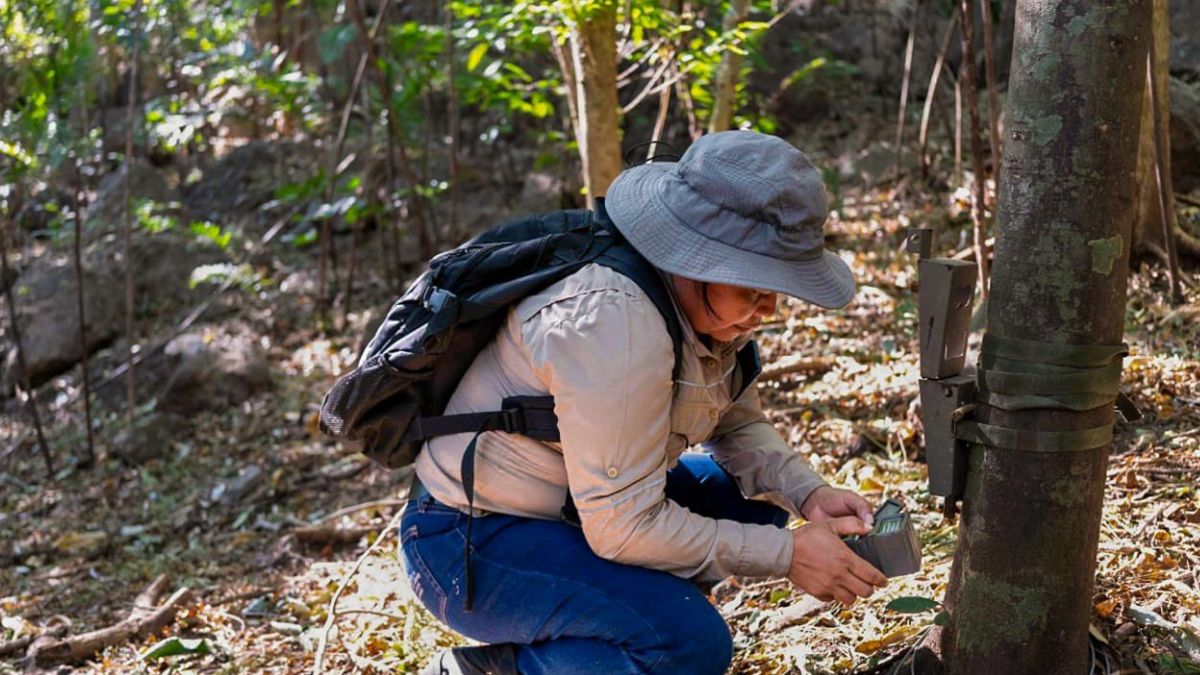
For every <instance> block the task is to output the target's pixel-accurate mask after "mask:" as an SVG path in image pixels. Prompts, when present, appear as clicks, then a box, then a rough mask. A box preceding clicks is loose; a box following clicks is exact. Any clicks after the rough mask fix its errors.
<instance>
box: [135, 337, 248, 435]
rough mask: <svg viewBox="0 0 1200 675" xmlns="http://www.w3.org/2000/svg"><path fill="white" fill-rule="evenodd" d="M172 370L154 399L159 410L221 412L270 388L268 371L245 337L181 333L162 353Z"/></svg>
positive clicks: (185, 412)
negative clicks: (157, 396) (172, 363)
mask: <svg viewBox="0 0 1200 675" xmlns="http://www.w3.org/2000/svg"><path fill="white" fill-rule="evenodd" d="M164 351H165V353H166V355H167V357H168V358H171V359H173V360H174V362H175V365H174V366H173V370H172V372H171V373H170V375H169V376H168V380H167V384H166V385H165V387H164V388H163V391H162V393H161V394H160V395H159V398H158V406H159V408H160V409H161V410H165V411H168V412H174V413H179V414H183V415H186V414H189V413H194V412H198V411H201V410H213V411H216V410H224V409H225V408H228V407H230V406H234V405H237V404H239V403H241V402H243V401H245V400H246V399H248V398H250V397H251V396H253V395H255V394H257V393H259V392H262V391H266V390H267V389H269V388H270V386H271V369H270V366H269V365H268V363H267V359H266V356H265V354H264V353H263V351H262V349H260V348H259V347H258V345H257V344H256V343H255V342H254V340H253V338H252V337H251V336H249V335H230V334H226V335H219V336H216V337H213V336H208V335H204V334H202V333H199V332H192V333H185V334H183V335H180V336H179V337H177V338H175V339H174V340H172V341H171V342H170V343H168V344H167V346H166V347H165V349H164Z"/></svg>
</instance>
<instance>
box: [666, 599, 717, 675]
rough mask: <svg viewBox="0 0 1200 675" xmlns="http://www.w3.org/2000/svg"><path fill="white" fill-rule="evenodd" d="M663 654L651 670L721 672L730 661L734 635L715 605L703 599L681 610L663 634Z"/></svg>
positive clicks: (697, 674)
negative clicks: (701, 603)
mask: <svg viewBox="0 0 1200 675" xmlns="http://www.w3.org/2000/svg"><path fill="white" fill-rule="evenodd" d="M662 637H663V638H665V642H666V643H667V644H665V645H663V647H664V654H663V658H662V660H661V661H660V663H659V665H658V667H656V668H655V669H654V672H663V673H688V674H689V675H710V674H711V675H721V674H722V673H724V672H725V671H727V670H729V664H730V663H731V662H732V661H733V637H732V636H731V635H730V634H729V626H728V625H726V624H725V620H724V619H723V618H721V615H720V614H719V613H718V612H717V610H716V608H714V607H713V606H712V605H709V604H708V603H707V602H705V604H704V607H703V608H700V609H698V610H692V611H690V612H686V613H682V614H680V615H679V616H678V617H676V620H674V621H672V622H671V626H670V627H669V629H668V633H667V634H665V635H663V636H662Z"/></svg>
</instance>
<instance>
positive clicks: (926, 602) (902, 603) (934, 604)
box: [887, 595, 942, 614]
mask: <svg viewBox="0 0 1200 675" xmlns="http://www.w3.org/2000/svg"><path fill="white" fill-rule="evenodd" d="M941 606H942V603H940V602H938V601H937V600H934V599H932V598H923V597H920V596H916V595H902V596H900V597H898V598H895V599H893V600H892V601H891V602H889V603H888V604H887V609H888V611H891V612H900V613H901V614H920V613H921V612H928V611H929V610H931V609H937V608H938V607H941Z"/></svg>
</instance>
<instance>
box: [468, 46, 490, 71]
mask: <svg viewBox="0 0 1200 675" xmlns="http://www.w3.org/2000/svg"><path fill="white" fill-rule="evenodd" d="M487 50H488V45H487V43H486V42H481V43H479V44H477V45H475V48H474V49H472V50H471V53H470V55H468V56H467V72H469V73H473V72H475V69H476V68H478V67H479V62H480V61H482V60H483V55H484V54H486V53H487Z"/></svg>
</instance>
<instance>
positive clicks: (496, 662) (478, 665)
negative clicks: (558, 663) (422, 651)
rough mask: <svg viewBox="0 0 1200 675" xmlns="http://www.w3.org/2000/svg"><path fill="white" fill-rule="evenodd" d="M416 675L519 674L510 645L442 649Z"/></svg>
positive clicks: (515, 657)
mask: <svg viewBox="0 0 1200 675" xmlns="http://www.w3.org/2000/svg"><path fill="white" fill-rule="evenodd" d="M418 675H520V674H519V673H518V672H517V652H516V650H515V649H513V646H512V645H483V646H482V647H455V648H454V649H443V650H442V651H440V652H438V654H437V655H436V656H434V657H433V658H432V659H431V660H430V661H429V663H428V664H426V665H425V667H424V668H423V669H421V672H420V673H418Z"/></svg>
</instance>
